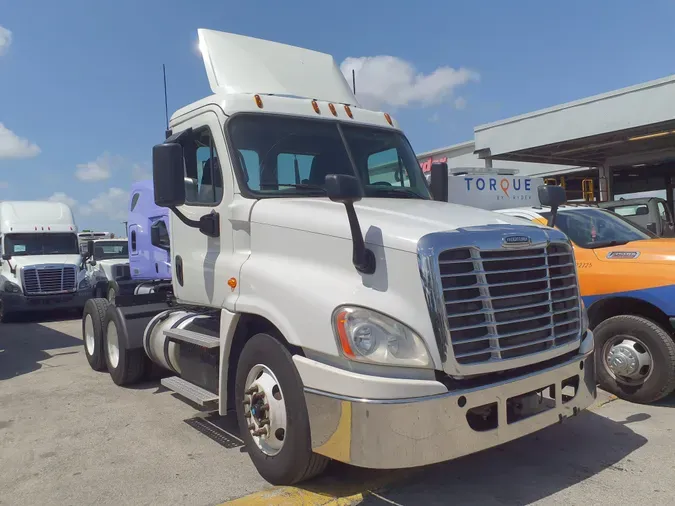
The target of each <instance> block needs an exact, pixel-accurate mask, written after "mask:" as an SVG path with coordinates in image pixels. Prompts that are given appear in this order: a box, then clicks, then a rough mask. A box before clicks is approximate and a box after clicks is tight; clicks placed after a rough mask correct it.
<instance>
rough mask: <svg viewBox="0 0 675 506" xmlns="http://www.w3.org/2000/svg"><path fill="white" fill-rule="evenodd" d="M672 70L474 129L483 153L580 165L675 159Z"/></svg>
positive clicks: (674, 80)
mask: <svg viewBox="0 0 675 506" xmlns="http://www.w3.org/2000/svg"><path fill="white" fill-rule="evenodd" d="M673 103H675V75H673V76H669V77H666V78H663V79H658V80H655V81H651V82H648V83H644V84H641V85H637V86H632V87H629V88H624V89H621V90H617V91H613V92H610V93H605V94H602V95H596V96H594V97H589V98H585V99H583V100H578V101H575V102H570V103H568V104H562V105H559V106H556V107H551V108H549V109H544V110H540V111H535V112H533V113H529V114H525V115H522V116H516V117H514V118H510V119H507V120H503V121H498V122H495V123H490V124H487V125H481V126H478V127H476V128H475V129H474V134H475V143H476V147H475V150H476V153H477V154H478V155H479V156H480V157H481V158H490V159H492V160H510V161H520V162H537V163H553V164H562V165H576V166H582V167H599V166H612V167H621V166H623V167H632V166H635V165H640V164H650V163H654V162H658V163H663V162H664V161H666V160H675V109H673V108H672V107H670V104H673Z"/></svg>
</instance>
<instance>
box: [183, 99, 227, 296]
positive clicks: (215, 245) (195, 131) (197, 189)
mask: <svg viewBox="0 0 675 506" xmlns="http://www.w3.org/2000/svg"><path fill="white" fill-rule="evenodd" d="M188 128H192V135H191V136H189V138H188V139H187V140H185V141H184V142H183V143H182V144H183V153H184V156H185V157H186V160H185V162H186V163H185V167H186V168H185V171H186V172H185V205H183V206H181V207H179V210H180V211H181V212H182V213H183V214H184V215H185V216H187V217H188V218H190V219H192V220H199V218H200V217H201V216H203V215H205V214H209V213H211V212H214V211H215V212H217V213H219V215H220V219H219V221H220V234H219V237H208V236H206V235H205V234H203V233H201V232H200V231H199V230H198V229H197V228H192V227H189V226H186V225H185V224H183V223H182V222H181V221H180V219H179V218H178V217H177V216H176V214H175V213H171V218H170V236H171V256H172V259H171V260H172V270H173V286H174V292H175V295H176V297H177V298H178V299H179V300H181V301H185V302H189V303H194V304H202V305H205V306H212V307H222V306H223V304H224V300H225V297H226V296H227V295H231V294H232V293H233V289H232V288H230V287H229V286H228V284H227V282H228V280H229V279H230V278H231V277H234V278H236V277H238V275H239V266H235V265H232V261H233V260H232V224H231V222H230V221H229V216H228V206H229V204H230V203H231V202H232V199H233V196H234V190H233V186H234V178H233V175H232V170H231V164H230V160H229V156H228V152H227V148H226V145H225V139H224V136H223V125H222V124H221V122H220V121H219V119H218V116H217V115H216V113H215V112H213V111H205V112H203V113H202V114H200V115H199V116H197V117H195V118H192V119H190V120H188V121H186V122H184V123H181V124H180V125H179V127H178V128H175V129H174V130H173V131H174V133H177V132H179V131H182V130H186V129H188ZM187 143H191V145H186V144H187ZM187 157H193V158H194V159H192V160H188V159H187ZM195 162H196V163H195ZM191 167H192V168H191ZM190 172H192V173H190ZM233 305H234V300H232V302H231V306H232V307H231V309H233ZM226 307H228V306H226Z"/></svg>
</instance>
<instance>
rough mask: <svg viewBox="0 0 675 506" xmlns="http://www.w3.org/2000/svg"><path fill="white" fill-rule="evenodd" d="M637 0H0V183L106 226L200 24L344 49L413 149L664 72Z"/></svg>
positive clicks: (202, 86)
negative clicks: (60, 203)
mask: <svg viewBox="0 0 675 506" xmlns="http://www.w3.org/2000/svg"><path fill="white" fill-rule="evenodd" d="M641 4H642V3H641V2H636V1H629V0H611V1H610V0H596V1H593V2H588V1H582V0H567V1H565V2H541V1H535V0H528V1H516V0H514V1H509V2H506V1H498V0H494V1H488V0H485V1H482V2H475V1H446V2H441V1H438V0H437V1H436V2H431V1H424V0H417V1H415V2H405V3H403V2H400V3H398V6H396V7H395V5H396V4H395V3H394V2H391V1H389V2H385V1H383V0H382V1H380V0H370V1H364V0H360V1H352V0H342V1H341V2H336V3H332V2H331V3H329V2H316V1H315V2H309V1H292V0H287V1H286V2H272V1H258V2H236V3H235V2H226V1H222V0H221V1H211V0H200V1H194V2H189V3H186V2H178V1H173V0H164V1H156V0H143V1H137V0H136V1H132V0H117V1H115V2H112V1H108V2H105V1H96V2H92V1H91V0H89V1H81V0H77V1H75V0H60V1H58V2H52V1H47V0H43V1H32V0H21V1H19V0H14V1H10V0H0V124H1V125H2V126H0V199H3V200H7V199H46V198H50V197H51V198H56V199H61V200H66V201H68V202H69V203H71V204H72V205H73V207H74V209H75V211H76V216H77V219H78V224H79V226H80V227H81V228H98V229H106V230H112V231H115V232H121V231H122V226H121V224H120V222H121V221H122V220H123V219H124V215H125V207H126V199H127V191H128V188H129V185H130V184H131V182H132V181H133V178H135V177H143V176H144V175H147V174H148V173H149V172H148V171H149V162H150V154H151V149H152V146H153V144H155V143H157V142H159V141H161V140H162V138H163V132H164V99H163V94H162V63H165V64H166V65H167V74H168V88H169V108H170V109H171V110H173V109H176V108H178V107H181V106H183V105H186V104H188V103H189V102H191V101H193V100H196V99H198V98H201V97H202V96H204V95H206V94H208V93H209V92H210V90H209V87H208V83H207V79H206V75H205V72H204V69H203V66H202V62H201V60H200V58H199V57H198V56H197V54H196V53H195V49H194V44H195V40H196V29H197V28H200V27H204V28H212V29H217V30H223V31H230V32H235V33H240V34H244V35H250V36H254V37H260V38H265V39H271V40H276V41H279V42H284V43H288V44H293V45H298V46H303V47H308V48H311V49H315V50H319V51H323V52H327V53H331V54H332V55H333V56H334V57H335V59H336V61H337V62H338V63H343V62H345V60H347V62H346V63H347V64H348V65H356V66H357V67H359V68H360V69H361V70H360V71H359V74H358V75H357V94H358V92H359V90H363V91H364V93H365V95H362V96H361V97H360V98H361V99H362V102H366V103H368V104H375V105H377V106H378V107H380V108H381V109H382V110H385V111H389V112H390V113H392V114H393V115H395V116H396V118H397V119H398V120H399V122H400V123H401V125H402V127H403V129H404V130H405V131H406V133H407V135H408V137H409V138H410V140H411V142H412V145H413V147H414V148H415V150H416V151H418V152H422V151H426V150H429V149H434V148H438V147H442V146H446V145H450V144H454V143H457V142H462V141H465V140H470V139H472V137H473V127H474V126H476V125H478V124H481V123H485V122H489V121H494V120H498V119H502V118H507V117H510V116H513V115H515V114H521V113H525V112H528V111H532V110H536V109H539V108H542V107H547V106H552V105H555V104H558V103H562V102H566V101H570V100H574V99H579V98H583V97H586V96H589V95H593V94H597V93H602V92H606V91H610V90H613V89H616V88H620V87H624V86H628V85H632V84H637V83H640V82H643V81H648V80H651V79H656V78H659V77H663V76H666V75H669V74H672V73H675V68H674V67H675V60H674V59H673V57H672V48H673V47H674V46H675V31H674V30H673V29H672V20H673V19H675V2H672V1H667V0H652V1H650V2H649V5H648V8H647V7H646V6H644V5H641ZM385 56H389V57H391V58H383V57H385ZM366 57H370V58H367V59H364V58H366ZM378 57H379V58H378Z"/></svg>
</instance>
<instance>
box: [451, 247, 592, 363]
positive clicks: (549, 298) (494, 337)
mask: <svg viewBox="0 0 675 506" xmlns="http://www.w3.org/2000/svg"><path fill="white" fill-rule="evenodd" d="M438 266H439V270H440V273H439V274H440V277H441V282H442V287H441V289H442V291H443V298H444V303H445V312H446V315H445V316H446V318H447V322H448V324H447V327H446V328H447V329H448V330H449V333H450V343H451V344H452V347H453V351H454V355H455V359H456V360H457V362H458V363H459V364H461V365H471V364H481V363H485V362H490V361H499V360H504V359H509V358H516V357H523V356H527V355H530V354H533V353H539V352H542V351H547V350H551V349H553V348H556V347H558V346H563V345H567V344H569V343H571V342H573V341H574V340H578V339H580V337H581V336H580V335H579V334H580V330H581V318H580V316H581V312H580V311H581V309H580V299H579V292H578V287H577V284H576V272H575V268H574V267H575V262H574V254H573V252H572V249H571V247H570V246H569V245H568V244H566V243H562V242H561V243H551V244H549V245H547V246H543V245H542V246H538V247H536V246H531V247H527V248H523V249H513V250H508V249H501V250H481V249H479V248H478V247H475V246H472V247H464V248H455V249H448V250H445V251H443V252H442V253H440V254H439V256H438Z"/></svg>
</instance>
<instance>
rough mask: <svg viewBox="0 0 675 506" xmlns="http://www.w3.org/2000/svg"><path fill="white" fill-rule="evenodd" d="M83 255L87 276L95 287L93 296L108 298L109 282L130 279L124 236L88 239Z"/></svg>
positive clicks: (127, 245) (126, 245) (127, 246)
mask: <svg viewBox="0 0 675 506" xmlns="http://www.w3.org/2000/svg"><path fill="white" fill-rule="evenodd" d="M84 255H85V257H86V258H85V261H84V263H85V266H86V269H87V276H88V278H89V281H90V283H91V285H92V286H94V287H96V288H95V296H97V297H108V298H110V297H111V294H110V285H111V282H113V281H114V282H118V283H119V282H122V281H127V280H129V279H131V275H130V271H129V243H128V240H127V239H126V238H119V239H98V240H89V241H87V243H86V245H85V253H84ZM113 298H114V295H113Z"/></svg>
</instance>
